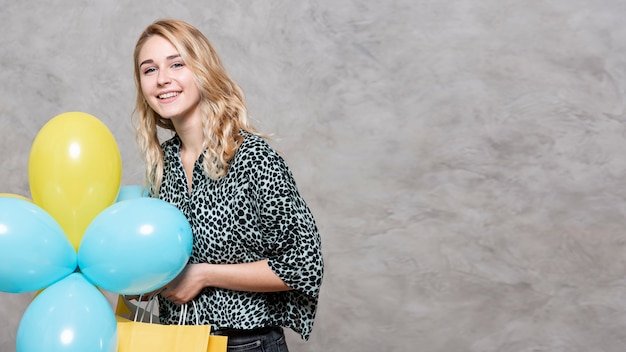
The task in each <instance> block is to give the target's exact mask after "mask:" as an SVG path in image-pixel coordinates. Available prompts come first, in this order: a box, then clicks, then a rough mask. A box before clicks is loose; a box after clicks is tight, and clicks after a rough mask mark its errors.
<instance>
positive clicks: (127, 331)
mask: <svg viewBox="0 0 626 352" xmlns="http://www.w3.org/2000/svg"><path fill="white" fill-rule="evenodd" d="M121 300H122V298H121V297H120V298H119V299H118V307H117V308H116V312H119V313H127V312H124V309H120V308H122V307H120V301H121ZM194 307H195V304H194ZM181 309H182V311H181V313H182V314H181V316H184V315H186V313H187V309H186V305H183V306H181ZM150 313H151V312H150ZM131 318H132V316H131ZM196 318H197V315H196ZM135 319H136V315H135ZM180 323H181V324H182V319H181V322H180ZM117 328H118V348H117V351H118V352H179V351H182V352H226V348H227V345H228V337H226V336H213V335H211V326H210V325H180V324H179V325H161V324H153V323H149V322H141V321H133V320H130V319H127V318H125V317H122V316H120V315H117Z"/></svg>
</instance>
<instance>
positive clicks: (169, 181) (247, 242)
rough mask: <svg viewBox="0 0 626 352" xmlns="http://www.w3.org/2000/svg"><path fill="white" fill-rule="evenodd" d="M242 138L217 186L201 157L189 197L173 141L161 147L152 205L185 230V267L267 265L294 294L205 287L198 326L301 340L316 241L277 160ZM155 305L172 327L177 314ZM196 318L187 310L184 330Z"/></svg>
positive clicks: (319, 271) (311, 295)
mask: <svg viewBox="0 0 626 352" xmlns="http://www.w3.org/2000/svg"><path fill="white" fill-rule="evenodd" d="M242 135H243V136H244V141H243V143H242V144H241V146H240V147H239V149H238V150H237V153H236V154H235V157H234V158H233V160H232V162H231V165H230V168H229V170H228V173H227V174H226V175H225V176H224V177H222V178H221V179H219V180H212V179H210V178H209V177H207V176H206V174H205V173H204V171H203V169H202V160H203V157H202V156H200V158H199V159H198V160H197V161H196V163H195V166H194V170H193V180H192V191H191V193H190V192H189V191H188V187H187V178H186V176H185V171H184V169H183V165H182V162H181V159H180V150H181V141H180V139H179V137H178V136H176V135H175V136H174V137H172V138H171V139H169V140H167V141H165V142H164V143H163V144H162V147H163V152H164V158H165V169H164V178H163V183H162V185H161V191H160V195H159V197H160V198H161V199H163V200H165V201H167V202H170V203H171V204H173V205H175V206H176V207H177V208H178V209H180V210H181V211H182V213H183V214H185V216H186V217H187V219H188V220H189V222H190V224H191V227H192V231H193V237H194V242H193V251H192V254H191V258H190V260H189V263H212V264H233V263H245V262H254V261H258V260H263V259H266V260H267V261H268V263H269V265H270V268H271V269H272V270H273V271H274V272H275V273H276V274H277V275H278V276H279V277H280V278H281V279H282V280H283V281H284V282H285V283H286V284H287V285H289V287H291V288H293V290H291V291H285V292H270V293H258V292H242V291H232V290H226V289H221V288H215V287H206V288H204V289H203V290H202V292H201V293H200V294H199V295H198V296H197V297H196V298H194V301H195V302H196V306H198V307H199V309H198V310H199V318H200V324H211V325H213V326H216V327H220V328H226V327H228V328H236V329H254V328H259V327H266V326H284V327H288V328H291V329H292V330H294V331H295V332H297V333H299V334H300V336H301V337H302V338H303V339H304V340H308V338H309V335H310V333H311V330H312V327H313V321H314V319H315V313H316V310H317V300H318V294H319V290H320V286H321V284H322V276H323V265H324V264H323V259H322V252H321V241H320V235H319V233H318V230H317V226H316V224H315V220H314V219H313V216H312V214H311V211H310V210H309V208H308V206H307V205H306V203H305V201H304V200H303V198H302V197H301V196H300V194H299V192H298V189H297V187H296V184H295V181H294V179H293V176H292V173H291V171H290V170H289V168H288V166H287V164H286V163H285V161H284V160H283V158H282V157H280V156H279V155H278V154H277V153H276V152H275V151H274V150H273V149H272V148H271V147H270V146H269V144H268V143H267V142H266V141H265V140H264V139H263V138H261V137H258V136H255V135H252V134H248V133H245V132H242ZM159 304H160V308H159V310H160V320H161V322H162V323H164V324H178V322H179V314H180V311H181V309H180V306H177V305H175V304H174V303H172V302H170V301H168V300H167V299H159ZM188 304H189V307H192V305H191V303H188ZM195 318H196V315H195V313H193V312H192V310H191V309H189V313H188V314H187V317H186V320H187V324H195Z"/></svg>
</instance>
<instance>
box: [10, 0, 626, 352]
mask: <svg viewBox="0 0 626 352" xmlns="http://www.w3.org/2000/svg"><path fill="white" fill-rule="evenodd" d="M0 3H1V5H0V8H1V11H0V32H1V33H2V35H0V151H1V154H0V193H2V192H5V193H7V192H8V193H17V194H21V195H24V196H29V185H28V179H27V175H28V170H27V162H28V155H29V150H30V146H31V143H32V141H33V139H34V137H35V135H36V134H37V132H38V130H39V129H40V128H41V127H42V126H43V125H44V124H45V122H46V121H47V120H49V119H50V118H52V117H53V116H56V115H57V114H59V113H62V112H67V111H84V112H88V113H90V114H92V115H95V116H97V117H98V118H100V119H101V120H102V121H103V122H105V123H106V124H107V126H108V127H109V128H110V129H111V131H112V132H113V133H114V135H115V137H116V139H117V141H118V144H119V146H120V150H121V152H122V159H123V168H124V169H123V172H124V174H123V184H124V185H132V184H139V183H141V182H142V173H143V171H142V170H143V169H142V161H141V159H140V158H139V157H138V154H137V151H136V149H135V146H134V139H133V137H132V131H131V127H130V123H129V116H130V113H131V109H132V103H133V99H134V86H133V82H132V49H133V45H134V43H135V40H136V38H137V36H138V35H139V33H140V31H141V30H142V29H143V28H144V27H145V26H146V25H147V24H149V23H150V22H152V21H153V20H154V19H156V18H159V17H177V18H181V19H184V20H187V21H189V22H191V23H193V24H195V25H197V26H198V27H200V28H201V29H202V30H203V31H204V32H205V33H206V34H207V36H208V37H209V38H210V39H211V40H212V41H213V43H214V44H215V46H216V47H217V49H218V51H219V52H220V53H221V56H222V58H223V60H224V61H225V63H226V66H227V67H228V69H229V71H230V73H231V74H232V75H233V76H234V78H235V79H236V80H237V81H238V82H239V83H240V85H241V86H242V87H243V89H244V91H245V92H246V94H247V98H248V103H249V107H250V112H251V114H252V116H253V117H254V118H255V119H257V120H258V121H259V122H258V123H257V126H258V127H259V128H260V129H261V130H263V131H265V132H269V133H274V135H275V138H274V140H273V141H272V144H273V145H274V146H275V147H276V148H277V149H279V150H281V151H282V152H284V154H285V157H286V159H287V161H288V163H289V164H290V166H291V167H292V169H293V172H294V174H295V176H296V180H297V181H298V184H299V187H300V189H301V192H302V193H303V195H304V196H305V198H306V199H307V201H308V203H309V205H310V207H311V208H312V210H313V212H314V213H315V215H316V218H317V221H318V224H319V227H320V230H321V233H322V236H323V245H324V252H325V256H326V263H327V267H326V270H327V274H326V277H325V281H324V285H323V289H322V293H321V298H320V306H319V311H318V319H317V320H316V325H315V328H314V331H313V335H312V336H311V339H310V341H309V342H308V343H303V342H301V341H299V339H298V337H297V336H296V335H295V334H293V333H289V334H288V338H289V342H290V346H291V349H292V351H444V352H446V351H581V352H582V351H624V350H626V280H625V274H626V260H625V259H626V235H625V234H624V229H625V228H626V219H625V217H624V215H625V213H626V202H625V197H626V188H625V185H626V183H625V181H626V178H625V172H626V158H624V152H625V151H626V138H625V137H626V136H625V134H626V129H625V125H624V122H625V120H626V113H625V100H624V98H625V94H626V21H625V20H624V16H623V15H624V14H626V2H624V1H622V0H542V1H540V0H530V1H512V0H481V1H478V0H450V1H433V0H389V1H362V0H345V1H330V0H316V1H306V2H305V1H278V0H269V1H233V0H223V1H199V0H198V1H185V0H178V1H175V0H167V1H165V0H152V1H144V0H139V1H136V0H132V1H131V0H123V1H103V0H101V1H86V0H77V1H72V2H69V1H61V0H51V1H43V2H39V1H38V2H35V1H6V0H2V1H0ZM0 260H1V258H0ZM29 300H30V296H29V295H27V294H24V295H14V294H6V293H2V294H0V351H2V352H5V351H6V352H11V351H14V348H15V347H14V345H15V341H14V340H15V332H16V329H17V326H18V324H19V320H20V317H21V314H22V313H23V311H24V309H26V307H27V305H28V303H29Z"/></svg>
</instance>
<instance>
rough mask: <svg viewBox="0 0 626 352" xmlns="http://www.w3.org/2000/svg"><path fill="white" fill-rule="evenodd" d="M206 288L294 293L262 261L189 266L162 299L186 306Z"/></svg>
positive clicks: (166, 288)
mask: <svg viewBox="0 0 626 352" xmlns="http://www.w3.org/2000/svg"><path fill="white" fill-rule="evenodd" d="M205 287H219V288H225V289H229V290H236V291H253V292H277V291H288V290H291V288H290V287H289V286H287V285H286V284H285V283H284V282H283V280H281V279H280V278H279V277H278V276H276V274H275V273H274V272H273V271H272V269H270V267H269V265H268V263H267V261H266V260H260V261H257V262H253V263H242V264H207V263H201V264H189V265H187V267H186V268H185V270H184V271H183V272H182V273H181V274H180V275H178V277H177V278H176V279H174V280H173V281H172V282H170V283H169V284H167V285H166V286H165V289H164V290H163V291H162V292H161V296H162V297H164V298H167V299H169V300H170V301H172V302H174V303H177V304H183V303H187V302H189V301H190V300H192V299H193V298H194V297H195V296H197V295H198V293H200V291H201V290H202V289H203V288H205Z"/></svg>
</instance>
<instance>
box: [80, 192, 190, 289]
mask: <svg viewBox="0 0 626 352" xmlns="http://www.w3.org/2000/svg"><path fill="white" fill-rule="evenodd" d="M192 244H193V236H192V234H191V226H190V225H189V222H188V221H187V218H186V217H185V215H183V213H181V212H180V210H178V208H176V207H175V206H173V205H171V204H170V203H168V202H165V201H162V200H160V199H157V198H135V199H128V200H125V201H123V202H119V203H115V204H113V205H111V206H109V207H108V208H106V209H105V210H103V211H102V212H101V213H100V214H98V215H97V216H96V217H95V218H94V219H93V221H92V222H91V223H90V224H89V226H88V227H87V229H86V230H85V233H84V235H83V239H82V242H81V244H80V247H79V249H78V266H79V267H80V269H81V272H82V273H83V275H85V277H86V278H87V279H88V280H89V281H91V282H92V283H93V284H94V285H96V286H98V287H101V288H103V289H105V290H107V291H109V292H113V293H118V294H125V295H134V294H140V293H146V292H150V291H154V290H156V289H158V288H161V287H163V286H164V285H165V284H167V283H168V282H170V281H171V280H173V279H174V278H175V277H176V276H178V274H179V273H180V272H181V271H182V270H183V269H184V268H185V265H186V264H187V261H188V260H189V257H190V255H191V249H192Z"/></svg>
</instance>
